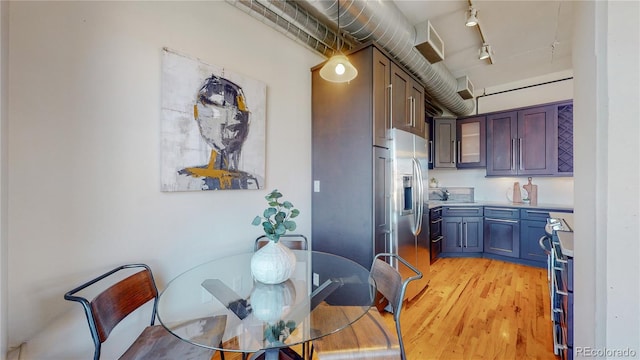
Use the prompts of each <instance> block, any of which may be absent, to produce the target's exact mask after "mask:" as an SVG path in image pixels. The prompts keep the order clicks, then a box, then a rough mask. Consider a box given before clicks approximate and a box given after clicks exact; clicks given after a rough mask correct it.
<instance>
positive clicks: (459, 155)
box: [458, 141, 462, 164]
mask: <svg viewBox="0 0 640 360" xmlns="http://www.w3.org/2000/svg"><path fill="white" fill-rule="evenodd" d="M461 157H462V155H461V151H460V141H458V164H460V163H461V162H462V159H461Z"/></svg>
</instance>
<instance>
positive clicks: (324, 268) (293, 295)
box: [158, 250, 376, 360]
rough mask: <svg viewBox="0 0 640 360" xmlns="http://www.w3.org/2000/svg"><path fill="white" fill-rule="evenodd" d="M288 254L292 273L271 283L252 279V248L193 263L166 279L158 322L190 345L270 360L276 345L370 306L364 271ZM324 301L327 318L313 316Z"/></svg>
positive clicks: (333, 260)
mask: <svg viewBox="0 0 640 360" xmlns="http://www.w3.org/2000/svg"><path fill="white" fill-rule="evenodd" d="M293 252H294V253H295V255H296V259H297V260H296V261H297V264H296V269H295V272H294V274H293V275H292V276H291V278H289V279H288V280H287V281H285V282H283V283H281V284H276V285H267V284H262V283H258V282H255V281H254V280H253V278H252V276H251V270H250V263H251V256H252V255H253V253H252V252H251V253H243V254H238V255H233V256H227V257H223V258H220V259H216V260H213V261H210V262H207V263H204V264H202V265H199V266H196V267H194V268H192V269H190V270H188V271H186V272H184V273H182V274H181V275H179V276H177V277H176V278H175V279H173V280H171V281H170V282H169V284H167V287H166V288H165V290H164V291H163V292H162V293H161V294H160V298H159V300H158V319H159V320H160V322H161V323H162V325H163V326H164V327H165V328H167V330H169V331H170V332H172V333H173V334H174V335H176V336H178V337H179V338H181V339H183V340H184V341H187V342H190V343H192V344H194V345H197V346H202V347H206V348H210V349H218V350H223V351H234V352H243V353H255V354H263V353H264V357H265V359H266V360H270V359H278V353H279V351H280V350H281V349H286V350H287V351H289V350H290V349H289V347H290V346H292V345H298V344H304V343H307V342H309V341H311V340H313V339H316V338H320V337H322V336H325V335H329V334H332V333H335V332H337V331H340V330H342V329H344V328H345V327H347V326H348V325H350V324H351V323H353V322H354V321H356V320H358V319H359V318H360V317H361V316H363V315H364V314H365V313H366V312H367V311H368V310H369V308H370V306H371V304H372V303H373V301H374V297H375V292H376V291H375V290H376V289H375V283H374V282H373V280H372V279H370V277H369V270H368V269H365V268H364V267H362V266H361V265H359V264H357V263H355V262H353V261H351V260H349V259H346V258H343V257H340V256H336V255H332V254H327V253H322V252H315V251H305V250H294V251H293ZM327 306H330V307H332V308H331V309H332V310H334V311H329V312H327V311H322V312H321V313H322V314H332V315H329V316H330V318H328V317H327V315H322V316H318V314H320V312H318V311H317V312H316V313H313V311H314V309H318V308H319V307H323V308H324V307H327ZM220 332H222V334H220ZM220 335H222V347H221V344H220V342H219V339H220ZM306 352H308V347H307V351H306ZM255 354H254V355H255ZM298 358H308V354H302V355H301V356H298Z"/></svg>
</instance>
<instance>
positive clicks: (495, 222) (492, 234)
mask: <svg viewBox="0 0 640 360" xmlns="http://www.w3.org/2000/svg"><path fill="white" fill-rule="evenodd" d="M484 252H487V253H492V254H496V255H502V256H509V257H513V258H518V257H519V256H520V221H519V220H512V219H496V218H490V217H485V218H484Z"/></svg>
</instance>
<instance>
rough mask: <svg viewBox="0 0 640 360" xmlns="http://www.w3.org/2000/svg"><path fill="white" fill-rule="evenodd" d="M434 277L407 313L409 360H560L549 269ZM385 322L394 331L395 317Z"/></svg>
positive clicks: (464, 268) (509, 267)
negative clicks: (554, 334) (554, 333)
mask: <svg viewBox="0 0 640 360" xmlns="http://www.w3.org/2000/svg"><path fill="white" fill-rule="evenodd" d="M429 277H430V279H431V280H430V283H429V287H428V288H427V289H426V290H425V291H424V292H423V293H422V294H421V295H419V297H417V298H416V299H414V300H413V301H412V302H410V303H409V304H408V305H405V308H404V310H403V313H402V319H401V322H402V331H403V338H404V342H405V347H406V353H407V358H408V359H409V360H431V359H441V360H458V359H471V360H476V359H496V360H503V359H504V360H508V359H518V360H522V359H552V360H555V359H556V357H555V355H554V354H553V339H552V332H551V331H552V330H551V320H550V314H549V296H548V285H547V275H546V269H540V268H533V267H528V266H523V265H516V264H511V263H507V262H502V261H497V260H489V259H479V258H445V259H438V261H436V262H435V263H434V264H432V265H431V270H430V274H429ZM384 318H385V320H386V321H387V322H388V325H389V326H390V329H394V327H393V326H394V325H393V317H392V315H391V314H385V315H384ZM294 348H295V347H294ZM225 358H226V360H235V359H240V356H239V355H238V354H233V353H226V354H225ZM214 359H216V360H217V359H219V354H216V355H215V356H214Z"/></svg>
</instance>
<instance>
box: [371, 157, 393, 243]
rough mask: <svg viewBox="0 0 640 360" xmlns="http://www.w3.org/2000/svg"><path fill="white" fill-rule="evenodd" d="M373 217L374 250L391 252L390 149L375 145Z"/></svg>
mask: <svg viewBox="0 0 640 360" xmlns="http://www.w3.org/2000/svg"><path fill="white" fill-rule="evenodd" d="M373 151H374V154H373V155H374V156H373V157H374V164H373V172H374V174H373V188H374V191H373V196H374V200H373V217H374V220H373V221H374V226H375V230H374V237H375V240H374V242H375V243H374V252H375V254H378V253H381V252H389V251H390V250H391V249H390V243H389V232H390V230H391V224H390V214H391V204H390V198H389V194H390V193H391V187H390V183H391V161H390V159H389V149H385V148H380V147H376V146H374V147H373Z"/></svg>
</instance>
